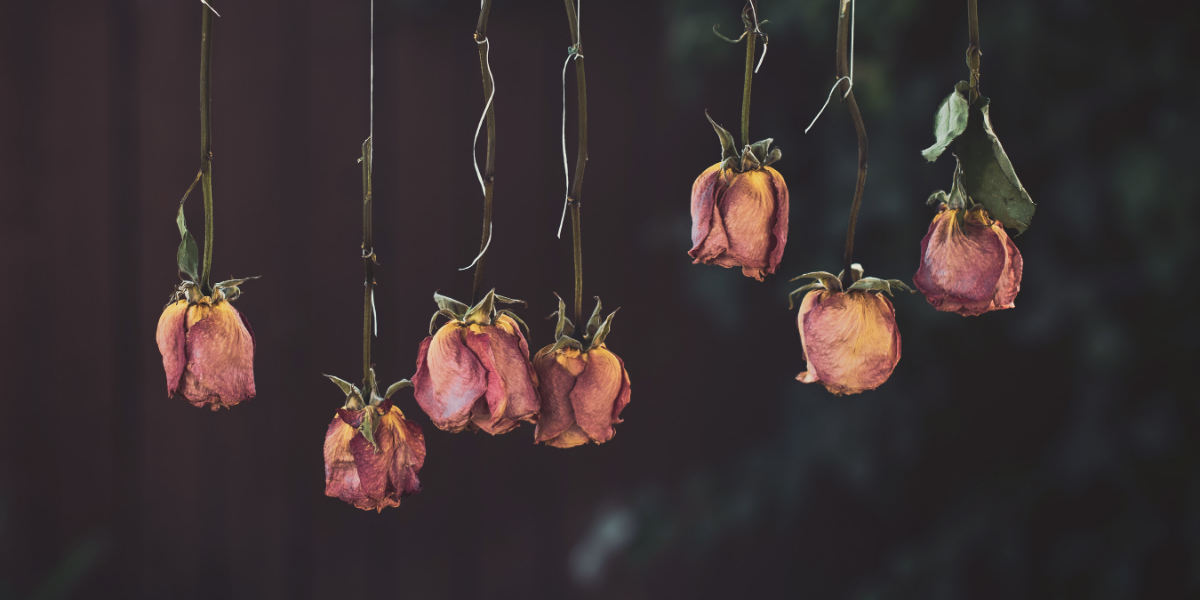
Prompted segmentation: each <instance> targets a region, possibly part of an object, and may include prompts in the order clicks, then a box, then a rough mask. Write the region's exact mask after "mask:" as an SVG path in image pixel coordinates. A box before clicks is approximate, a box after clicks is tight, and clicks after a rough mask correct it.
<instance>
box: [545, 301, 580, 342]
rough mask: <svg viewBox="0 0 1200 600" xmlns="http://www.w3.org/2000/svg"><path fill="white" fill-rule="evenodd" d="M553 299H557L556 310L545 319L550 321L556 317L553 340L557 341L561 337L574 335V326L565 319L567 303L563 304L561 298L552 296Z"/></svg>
mask: <svg viewBox="0 0 1200 600" xmlns="http://www.w3.org/2000/svg"><path fill="white" fill-rule="evenodd" d="M554 297H555V298H558V310H556V311H554V312H553V313H550V316H549V317H546V318H548V319H551V318H554V316H555V315H557V316H558V323H557V324H556V325H555V326H554V339H555V340H558V339H561V338H562V337H563V336H567V335H571V334H572V333H575V324H574V323H572V322H571V319H568V318H567V303H566V302H563V299H562V296H559V295H558V294H554Z"/></svg>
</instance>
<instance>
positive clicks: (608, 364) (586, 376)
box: [571, 348, 623, 444]
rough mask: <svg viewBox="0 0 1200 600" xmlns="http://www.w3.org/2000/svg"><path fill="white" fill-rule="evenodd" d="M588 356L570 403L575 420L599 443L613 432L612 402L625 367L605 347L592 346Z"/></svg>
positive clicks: (604, 440)
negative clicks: (585, 366)
mask: <svg viewBox="0 0 1200 600" xmlns="http://www.w3.org/2000/svg"><path fill="white" fill-rule="evenodd" d="M586 356H587V368H586V369H584V371H583V373H581V374H580V375H579V377H576V378H575V387H574V388H572V389H571V407H572V408H574V409H575V422H576V423H578V424H579V427H580V428H582V429H583V430H584V431H585V432H587V434H588V437H590V438H592V441H594V442H596V443H597V444H600V443H604V442H607V441H608V440H610V439H612V436H613V417H612V415H613V406H614V404H615V403H616V400H617V394H618V393H619V392H620V391H621V384H622V381H623V377H622V376H623V369H622V368H621V362H620V361H619V360H617V357H616V355H614V354H613V353H612V352H609V351H608V350H607V349H605V348H592V349H591V350H589V351H588V352H587V355H586Z"/></svg>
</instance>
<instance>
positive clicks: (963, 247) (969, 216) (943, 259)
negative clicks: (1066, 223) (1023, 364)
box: [913, 194, 1022, 316]
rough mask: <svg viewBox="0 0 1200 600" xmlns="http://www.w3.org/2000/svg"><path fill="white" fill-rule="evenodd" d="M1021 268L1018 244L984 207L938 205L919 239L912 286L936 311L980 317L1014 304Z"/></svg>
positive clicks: (1019, 282) (1019, 288) (1019, 286)
mask: <svg viewBox="0 0 1200 600" xmlns="http://www.w3.org/2000/svg"><path fill="white" fill-rule="evenodd" d="M941 196H942V197H944V196H945V194H942V195H941ZM934 197H935V198H938V195H936V194H935V196H934ZM954 206H960V205H959V204H955V205H954ZM1021 269H1022V261H1021V252H1020V251H1019V250H1017V245H1016V244H1014V243H1013V241H1012V239H1010V238H1009V237H1008V234H1007V233H1006V232H1005V231H1004V225H1003V224H1001V223H1000V222H999V221H996V220H994V219H992V218H991V216H990V215H989V214H988V212H987V210H985V209H984V207H983V206H982V205H975V206H974V207H972V208H951V207H950V206H947V204H945V203H942V204H941V206H940V208H939V210H938V214H937V216H935V217H934V218H933V222H932V223H930V224H929V232H928V233H926V234H925V238H924V239H922V240H921V266H920V268H918V269H917V274H916V275H915V276H913V283H914V284H916V286H917V289H918V290H920V291H921V293H922V294H924V295H925V298H926V299H927V300H929V303H930V304H932V305H933V306H934V308H936V309H938V310H940V311H945V312H956V313H958V314H960V315H964V316H973V315H981V314H983V313H985V312H988V311H992V310H1001V309H1005V308H1012V307H1013V306H1014V304H1013V300H1014V299H1016V297H1017V292H1018V291H1020V290H1021Z"/></svg>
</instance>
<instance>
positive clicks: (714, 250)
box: [688, 150, 788, 281]
mask: <svg viewBox="0 0 1200 600" xmlns="http://www.w3.org/2000/svg"><path fill="white" fill-rule="evenodd" d="M747 154H749V150H747ZM724 165H725V163H718V164H715V165H713V166H711V167H709V168H708V169H706V170H705V171H704V172H703V173H701V174H700V176H699V177H697V178H696V182H695V183H694V184H692V249H691V250H689V251H688V255H689V256H691V257H692V258H693V259H695V260H694V261H693V263H695V264H701V263H703V264H706V265H719V266H722V267H726V268H729V267H740V268H741V269H742V274H743V275H745V276H747V277H753V278H755V279H757V280H759V281H762V280H763V278H764V277H765V276H766V275H770V274H773V273H775V267H777V266H779V260H780V259H781V258H782V257H783V249H784V246H786V245H787V232H788V190H787V184H786V183H784V181H783V176H782V175H780V174H779V171H776V170H775V169H773V168H771V167H766V166H764V167H760V168H754V169H750V170H746V171H744V172H737V171H734V170H730V169H726V168H723V167H724Z"/></svg>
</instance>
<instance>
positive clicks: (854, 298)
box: [792, 264, 908, 396]
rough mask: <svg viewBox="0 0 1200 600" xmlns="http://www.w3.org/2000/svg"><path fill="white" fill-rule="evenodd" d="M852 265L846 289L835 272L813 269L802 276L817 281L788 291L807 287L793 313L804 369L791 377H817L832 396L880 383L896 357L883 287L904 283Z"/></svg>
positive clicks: (896, 334) (896, 339) (892, 318)
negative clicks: (851, 279) (865, 274)
mask: <svg viewBox="0 0 1200 600" xmlns="http://www.w3.org/2000/svg"><path fill="white" fill-rule="evenodd" d="M854 266H855V267H856V269H855V270H854V278H855V281H854V283H853V284H852V285H851V286H850V287H849V288H847V289H846V291H842V284H841V281H840V277H834V276H833V275H831V274H829V273H825V272H817V273H809V274H807V275H803V276H802V277H806V278H813V279H818V282H817V283H813V284H809V285H807V286H804V287H803V288H800V289H799V290H796V291H795V292H792V296H793V297H794V296H795V295H796V294H798V293H801V292H805V291H807V292H808V293H807V295H805V296H804V301H803V302H802V303H801V304H800V312H799V314H798V315H797V317H796V325H797V327H798V328H799V330H800V343H801V345H802V347H803V349H804V357H805V360H806V361H807V363H808V370H807V371H805V372H803V373H801V374H799V375H797V376H796V379H797V380H799V381H802V382H804V383H816V382H820V383H822V384H824V385H825V389H827V390H829V391H830V392H832V393H833V394H834V395H837V396H841V395H843V394H857V393H859V392H862V391H866V390H873V389H875V388H877V387H879V386H880V385H882V384H883V383H884V382H885V381H887V379H888V377H890V376H891V374H892V370H894V369H895V368H896V364H897V363H899V362H900V330H899V328H897V327H896V310H895V308H893V307H892V303H891V302H890V301H889V300H888V299H887V298H885V297H884V296H883V292H887V293H888V294H891V292H892V290H893V289H902V290H907V289H908V288H907V286H905V285H904V284H903V283H901V282H900V281H897V280H894V279H890V280H882V279H875V278H873V277H866V278H863V277H862V271H861V267H859V266H858V265H857V264H856V265H854ZM797 279H799V277H798V278H797Z"/></svg>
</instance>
